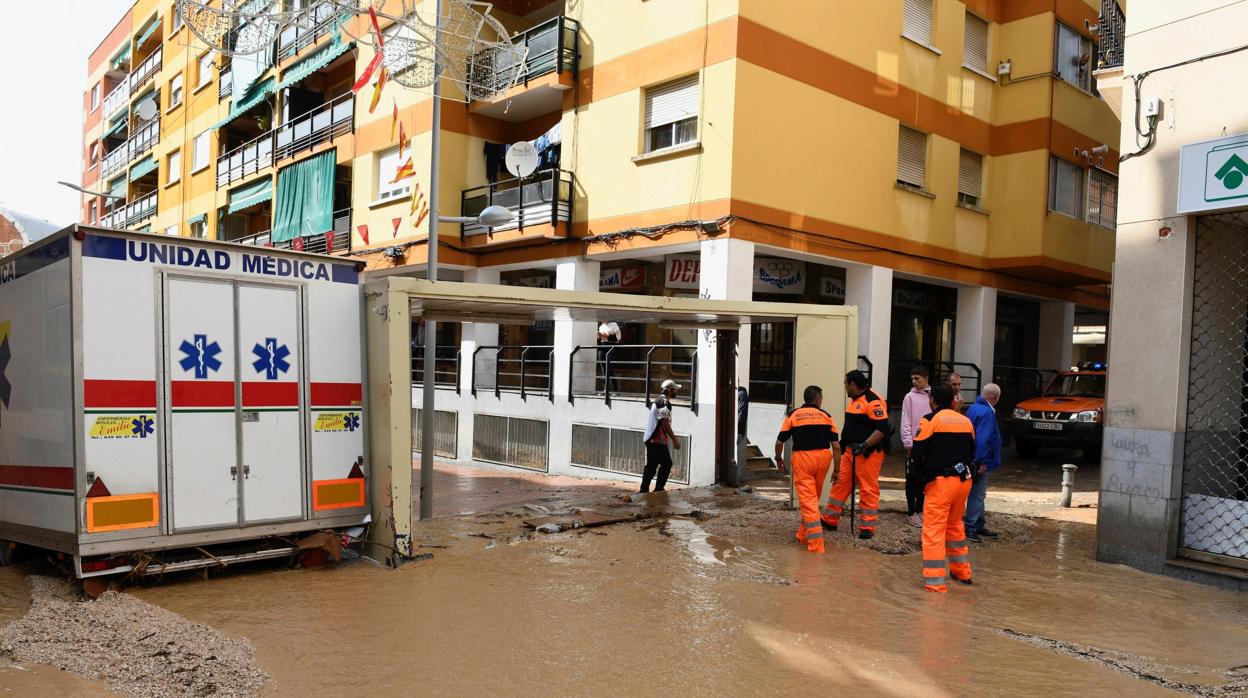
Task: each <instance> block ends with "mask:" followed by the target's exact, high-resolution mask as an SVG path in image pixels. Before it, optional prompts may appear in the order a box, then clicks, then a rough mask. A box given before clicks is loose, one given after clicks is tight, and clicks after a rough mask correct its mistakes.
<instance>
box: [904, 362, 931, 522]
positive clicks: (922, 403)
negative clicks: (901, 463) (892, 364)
mask: <svg viewBox="0 0 1248 698" xmlns="http://www.w3.org/2000/svg"><path fill="white" fill-rule="evenodd" d="M928 377H929V376H928V372H927V367H926V366H924V365H922V364H919V365H917V366H915V367H914V368H912V369H910V385H911V388H910V392H908V393H906V397H905V398H904V399H902V401H901V445H902V446H904V447H905V448H906V523H908V524H910V525H911V526H913V527H915V528H922V527H923V481H922V480H923V478H922V477H921V476H919V475H918V474H917V473H913V472H912V470H913V468H912V467H911V463H910V449H911V448H913V447H914V437H915V436H918V433H919V421H920V420H922V419H923V417H924V416H925V415H926V414H927V413H929V412H931V411H932V406H931V404H930V401H929V393H930V392H931V390H930V389H929V388H928V385H927V381H928Z"/></svg>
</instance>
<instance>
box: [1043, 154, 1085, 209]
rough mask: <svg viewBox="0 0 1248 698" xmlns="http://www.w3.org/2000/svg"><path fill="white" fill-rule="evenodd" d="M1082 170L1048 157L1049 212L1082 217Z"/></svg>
mask: <svg viewBox="0 0 1248 698" xmlns="http://www.w3.org/2000/svg"><path fill="white" fill-rule="evenodd" d="M1082 209H1083V168H1082V167H1080V166H1078V165H1076V164H1074V163H1071V162H1066V161H1065V160H1063V159H1061V158H1059V157H1057V156H1056V155H1050V156H1049V210H1050V211H1056V212H1058V213H1064V214H1066V215H1067V216H1070V217H1072V218H1082V217H1083V210H1082Z"/></svg>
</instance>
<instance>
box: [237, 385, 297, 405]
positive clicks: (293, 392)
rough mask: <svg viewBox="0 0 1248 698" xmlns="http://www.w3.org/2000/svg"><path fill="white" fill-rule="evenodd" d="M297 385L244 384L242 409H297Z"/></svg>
mask: <svg viewBox="0 0 1248 698" xmlns="http://www.w3.org/2000/svg"><path fill="white" fill-rule="evenodd" d="M298 406H299V384H298V383H269V382H259V381H256V382H250V381H248V382H244V383H243V407H298Z"/></svg>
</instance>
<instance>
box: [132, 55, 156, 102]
mask: <svg viewBox="0 0 1248 698" xmlns="http://www.w3.org/2000/svg"><path fill="white" fill-rule="evenodd" d="M160 54H161V49H160V48H157V49H156V50H155V51H153V52H152V55H150V56H148V57H147V58H146V59H144V60H143V62H142V63H140V64H139V67H137V68H135V69H134V71H133V72H131V73H130V92H132V93H133V92H138V91H139V88H140V87H142V86H144V85H146V84H147V81H148V80H151V79H152V78H153V77H154V76H155V75H156V73H158V72H160Z"/></svg>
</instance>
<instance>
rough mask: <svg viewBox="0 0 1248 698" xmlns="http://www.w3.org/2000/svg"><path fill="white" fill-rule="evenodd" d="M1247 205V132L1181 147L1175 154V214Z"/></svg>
mask: <svg viewBox="0 0 1248 698" xmlns="http://www.w3.org/2000/svg"><path fill="white" fill-rule="evenodd" d="M1244 205H1248V135H1240V136H1232V137H1230V138H1219V139H1217V140H1212V141H1205V142H1203V143H1192V144H1189V145H1185V146H1183V148H1182V150H1181V151H1180V155H1179V213H1200V212H1203V211H1217V210H1221V209H1227V208H1237V207H1240V206H1244Z"/></svg>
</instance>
